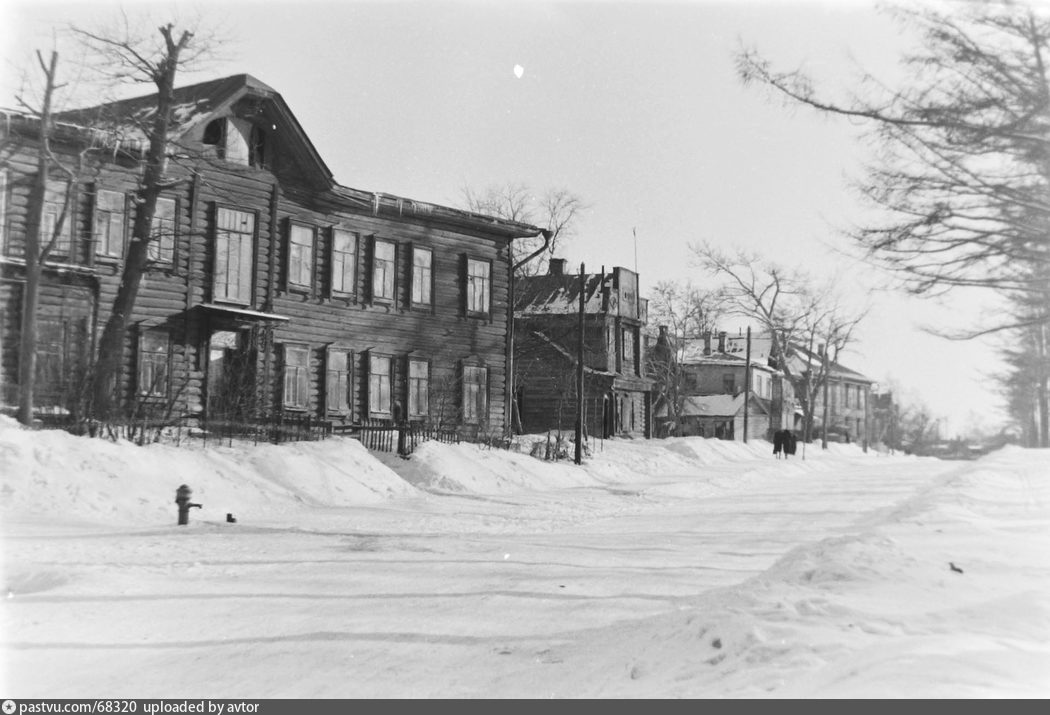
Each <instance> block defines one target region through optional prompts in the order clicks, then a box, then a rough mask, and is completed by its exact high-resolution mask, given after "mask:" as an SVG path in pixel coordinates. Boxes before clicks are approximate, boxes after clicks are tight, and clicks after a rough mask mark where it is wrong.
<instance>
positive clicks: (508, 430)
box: [503, 229, 554, 437]
mask: <svg viewBox="0 0 1050 715" xmlns="http://www.w3.org/2000/svg"><path fill="white" fill-rule="evenodd" d="M540 233H541V234H542V235H543V245H542V246H540V247H539V248H537V249H536V250H535V251H533V252H532V253H530V254H529V255H528V256H526V257H525V258H522V259H521V260H520V261H518V262H517V263H513V262H510V261H508V264H509V266H510V267H509V268H508V270H507V378H506V380H505V381H504V382H505V384H506V386H507V387H506V390H505V394H504V395H503V405H504V406H503V414H504V418H503V424H504V427H503V432H504V434H505V436H507V437H510V436H512V435H513V434H514V391H515V388H516V386H515V384H514V274H515V273H517V271H518V269H519V268H521V267H522V266H524V265H525V264H526V263H528V262H529V261H531V260H532V259H533V258H535V257H536V256H538V255H540V254H541V253H543V252H544V251H546V250H547V249H548V248H550V245H551V239H552V238H553V237H554V234H553V233H552V232H551V231H550V230H548V229H543V230H541V231H540ZM520 238H531V236H529V237H526V236H521V237H520ZM513 241H514V239H511V242H513ZM510 245H511V243H510V242H508V243H507V252H508V253H509V252H510Z"/></svg>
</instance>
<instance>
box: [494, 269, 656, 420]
mask: <svg viewBox="0 0 1050 715" xmlns="http://www.w3.org/2000/svg"><path fill="white" fill-rule="evenodd" d="M515 293H516V300H515V302H516V305H517V308H516V310H515V324H514V327H515V331H514V340H515V357H514V360H515V384H516V394H515V407H516V410H517V416H518V418H519V420H520V421H519V425H518V426H519V428H520V430H521V431H523V432H525V433H529V434H532V433H539V432H546V431H548V430H563V431H564V430H569V431H571V430H572V429H574V426H575V424H576V375H577V366H578V365H579V359H578V356H579V343H580V320H581V300H580V299H581V295H582V298H583V307H582V318H583V368H584V426H585V430H586V432H587V434H588V435H589V436H592V437H611V436H617V435H625V436H634V437H651V436H652V392H651V390H652V385H653V381H652V379H650V378H649V377H647V376H646V375H645V359H644V355H643V354H642V341H641V331H642V327H643V326H644V325H645V320H646V312H647V301H645V300H644V299H643V298H641V297H640V296H639V295H638V275H637V274H636V273H634V272H633V271H629V270H627V269H626V268H614V269H613V270H612V271H610V272H608V273H606V272H605V271H604V270H602V271H601V272H599V273H588V274H585V275H583V276H581V275H580V274H569V273H566V272H565V261H564V260H563V259H552V260H551V262H550V271H549V273H548V274H546V275H539V276H530V277H526V278H521V279H519V280H518V281H517V283H516V286H515Z"/></svg>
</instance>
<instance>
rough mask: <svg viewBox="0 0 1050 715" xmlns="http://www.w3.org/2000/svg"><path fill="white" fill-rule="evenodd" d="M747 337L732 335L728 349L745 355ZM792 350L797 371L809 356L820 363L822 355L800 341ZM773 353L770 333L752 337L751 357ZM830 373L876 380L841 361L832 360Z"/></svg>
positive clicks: (837, 375) (860, 380) (859, 379)
mask: <svg viewBox="0 0 1050 715" xmlns="http://www.w3.org/2000/svg"><path fill="white" fill-rule="evenodd" d="M744 341H745V339H744V338H743V337H740V336H730V337H728V338H727V340H726V350H727V351H729V352H732V353H734V354H739V355H743V354H744V349H745V342H744ZM791 350H792V351H793V353H794V354H793V355H792V357H791V358H789V359H792V360H794V365H793V367H795V370H796V372H799V371H802V370H803V369H804V367H805V365H806V358H807V357H808V358H809V362H810V364H814V365H815V364H819V363H820V356H819V355H817V354H816V353H814V352H812V351H810V350H807V349H806V348H804V347H803V346H802V345H801V344H799V343H795V342H793V343H791ZM772 353H773V339H772V338H770V337H769V335H756V336H752V338H751V359H752V360H754V359H755V358H756V356H757V357H758V358H760V359H768V357H769V356H770V355H771V354H772ZM828 372H829V374H830V375H831V377H833V378H837V379H840V380H851V381H854V382H868V383H871V382H875V381H874V380H872V379H871V378H869V377H867V376H865V375H862V374H861V373H859V372H857V371H856V370H851V369H850V368H848V367H846V366H845V365H843V364H842V363H840V362H832V363H831V365H830V366H829V370H828Z"/></svg>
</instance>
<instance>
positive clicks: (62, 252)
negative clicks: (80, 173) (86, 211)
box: [40, 179, 77, 263]
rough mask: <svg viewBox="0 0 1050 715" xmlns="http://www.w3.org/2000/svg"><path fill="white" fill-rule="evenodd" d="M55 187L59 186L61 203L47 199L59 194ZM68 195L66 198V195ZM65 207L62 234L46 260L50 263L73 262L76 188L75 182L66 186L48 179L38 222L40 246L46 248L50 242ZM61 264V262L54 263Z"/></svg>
mask: <svg viewBox="0 0 1050 715" xmlns="http://www.w3.org/2000/svg"><path fill="white" fill-rule="evenodd" d="M56 186H61V187H62V188H61V196H62V200H61V202H58V201H52V200H49V197H51V196H53V195H55V194H57V193H59V191H58V189H56V188H55V187H56ZM67 193H68V194H70V195H69V196H67V195H66V194H67ZM63 205H64V206H65V207H66V216H65V219H64V222H65V223H64V224H63V229H62V233H61V234H59V236H58V239H57V240H56V241H55V244H54V246H53V247H52V248H51V250H50V251H49V252H48V260H49V261H51V260H53V259H55V258H61V259H64V262H69V263H72V262H73V260H74V254H75V251H74V240H73V237H74V236H75V234H76V229H75V226H76V215H77V188H76V182H73V183H72V184H68V183H67V182H66V181H64V180H59V179H48V180H47V187H46V188H45V189H44V211H43V214H42V215H41V221H40V246H41V247H43V246H46V245H48V243H50V241H51V237H52V236H53V235H54V225H55V223H56V222H57V221H58V218H59V216H61V215H62V207H63ZM52 207H54V213H53V214H52V213H50V212H49V211H50V209H51V208H52ZM56 262H63V261H56Z"/></svg>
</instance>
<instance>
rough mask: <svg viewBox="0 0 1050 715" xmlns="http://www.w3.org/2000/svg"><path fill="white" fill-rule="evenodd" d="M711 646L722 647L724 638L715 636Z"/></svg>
mask: <svg viewBox="0 0 1050 715" xmlns="http://www.w3.org/2000/svg"><path fill="white" fill-rule="evenodd" d="M711 646H712V647H714V648H721V647H722V639H721V638H715V639H714V640H713V641H711Z"/></svg>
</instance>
